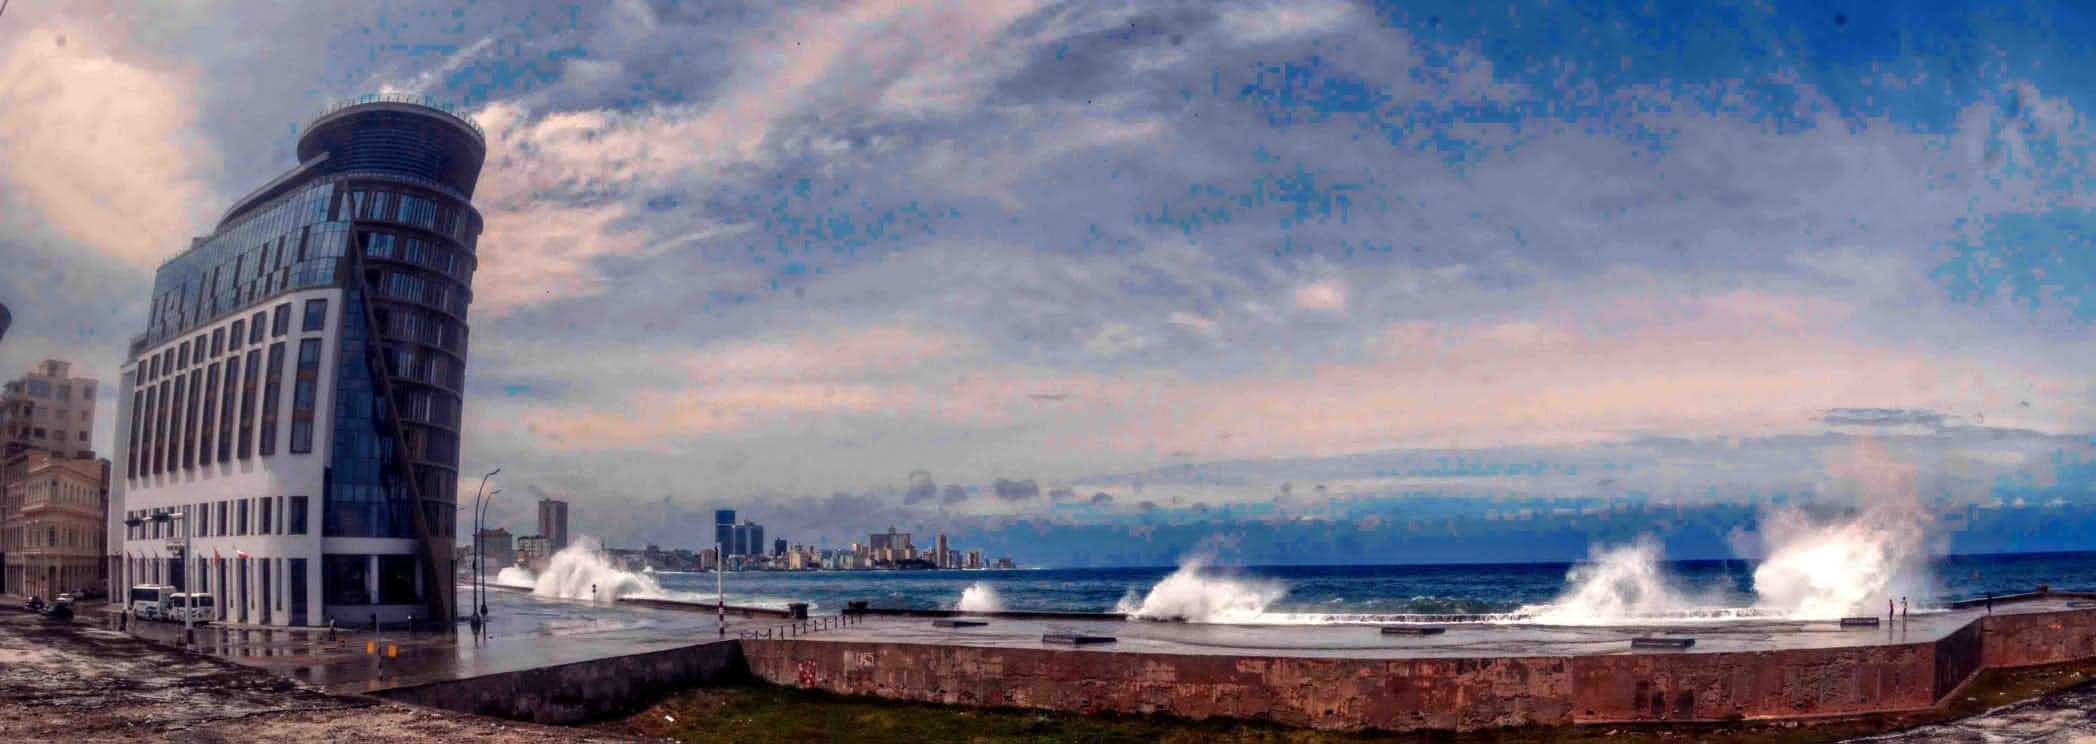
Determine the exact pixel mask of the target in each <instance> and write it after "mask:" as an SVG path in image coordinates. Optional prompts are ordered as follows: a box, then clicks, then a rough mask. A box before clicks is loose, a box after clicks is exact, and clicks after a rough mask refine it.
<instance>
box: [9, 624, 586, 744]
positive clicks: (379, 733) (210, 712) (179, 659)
mask: <svg viewBox="0 0 2096 744" xmlns="http://www.w3.org/2000/svg"><path fill="white" fill-rule="evenodd" d="M140 740H147V741H175V742H192V741H193V742H219V741H348V740H355V741H357V742H359V744H364V743H367V742H391V741H402V742H406V741H418V742H419V741H430V740H444V741H481V742H555V741H563V742H565V741H589V740H595V741H627V740H626V739H622V738H620V737H617V736H615V735H610V734H606V733H603V732H595V731H590V730H587V729H568V728H556V727H548V726H537V725H532V724H523V723H515V722H510V721H502V720H496V719H491V718H482V717H479V716H470V715H464V714H457V713H450V712H446V711H437V710H429V709H422V708H412V707H409V706H405V705H399V704H395V703H389V702H384V701H379V700H375V699H370V698H364V697H355V696H343V695H329V694H325V693H321V692H318V691H315V690H312V689H310V688H307V687H304V686H301V685H299V684H298V683H296V682H293V681H291V680H289V679H285V678H283V677H279V676H276V675H274V674H271V673H269V672H267V671H264V670H261V669H255V668H251V667H245V666H240V665H237V664H233V663H231V662H228V661H224V660H222V659H217V658H213V657H209V656H204V655H198V654H191V653H187V652H183V651H179V650H175V649H173V648H169V647H165V646H160V645H156V644H152V643H148V642H146V641H143V640H139V639H137V638H132V637H130V636H128V635H125V634H123V633H119V632H116V631H112V630H107V629H103V628H99V627H93V626H92V625H91V624H89V623H84V622H83V623H78V624H69V625H66V626H60V625H59V624H56V623H53V622H51V621H48V620H45V619H43V618H41V617H38V616H36V615H32V614H29V613H27V612H24V611H21V610H15V609H5V610H0V741H68V742H74V741H108V742H117V741H122V742H137V741H140Z"/></svg>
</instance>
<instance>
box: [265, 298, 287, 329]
mask: <svg viewBox="0 0 2096 744" xmlns="http://www.w3.org/2000/svg"><path fill="white" fill-rule="evenodd" d="M290 332H291V303H289V302H286V303H282V304H279V305H277V307H276V315H275V316H274V317H272V318H271V319H270V321H269V335H271V336H282V335H284V334H286V333H290Z"/></svg>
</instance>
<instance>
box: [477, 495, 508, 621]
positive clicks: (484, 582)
mask: <svg viewBox="0 0 2096 744" xmlns="http://www.w3.org/2000/svg"><path fill="white" fill-rule="evenodd" d="M500 495H502V489H500V488H497V489H495V490H493V491H489V492H488V501H487V504H486V506H484V507H482V508H481V509H480V510H479V511H480V514H479V515H478V517H477V518H476V519H477V520H478V521H486V516H487V508H488V507H492V506H494V505H495V497H496V496H500ZM473 559H474V560H475V561H479V563H480V570H479V572H478V573H479V574H480V615H481V624H482V625H486V624H487V614H488V562H487V559H485V558H482V557H480V556H478V555H476V556H474V558H473ZM497 573H500V571H497Z"/></svg>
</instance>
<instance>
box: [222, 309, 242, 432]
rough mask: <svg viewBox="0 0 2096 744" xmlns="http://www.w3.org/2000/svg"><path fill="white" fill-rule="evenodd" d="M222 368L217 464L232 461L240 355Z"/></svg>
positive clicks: (229, 359) (232, 357) (231, 358)
mask: <svg viewBox="0 0 2096 744" xmlns="http://www.w3.org/2000/svg"><path fill="white" fill-rule="evenodd" d="M236 335H237V334H236ZM223 366H224V367H225V370H226V377H225V382H224V384H223V385H222V386H221V387H220V388H219V393H220V395H222V396H224V400H223V401H222V402H221V403H219V409H218V461H219V462H226V461H229V460H231V459H233V427H234V421H233V413H234V406H233V404H234V402H235V401H236V399H238V398H239V396H238V395H235V393H237V392H239V390H240V389H239V388H238V387H237V385H239V382H240V379H239V378H240V355H238V354H234V355H232V356H231V357H228V358H227V359H226V363H225V364H224V365H223Z"/></svg>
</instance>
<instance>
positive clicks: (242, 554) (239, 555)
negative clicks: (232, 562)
mask: <svg viewBox="0 0 2096 744" xmlns="http://www.w3.org/2000/svg"><path fill="white" fill-rule="evenodd" d="M233 556H234V557H236V558H240V559H243V560H245V559H246V558H247V551H245V550H235V551H233Z"/></svg>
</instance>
